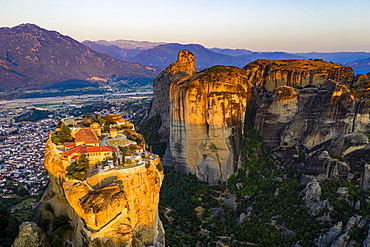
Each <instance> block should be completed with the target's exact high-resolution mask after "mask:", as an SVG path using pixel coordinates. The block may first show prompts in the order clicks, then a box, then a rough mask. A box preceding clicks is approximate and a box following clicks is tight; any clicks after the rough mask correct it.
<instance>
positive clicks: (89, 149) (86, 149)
mask: <svg viewBox="0 0 370 247" xmlns="http://www.w3.org/2000/svg"><path fill="white" fill-rule="evenodd" d="M102 152H117V148H115V147H111V146H78V147H75V148H72V149H70V150H67V151H65V152H63V155H64V156H70V155H72V154H73V153H78V154H86V153H102Z"/></svg>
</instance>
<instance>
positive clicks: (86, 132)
mask: <svg viewBox="0 0 370 247" xmlns="http://www.w3.org/2000/svg"><path fill="white" fill-rule="evenodd" d="M75 142H83V143H85V144H99V143H100V142H99V140H98V138H97V136H96V135H95V133H94V132H93V131H92V130H91V128H88V127H86V128H81V129H80V130H79V131H77V133H76V139H75Z"/></svg>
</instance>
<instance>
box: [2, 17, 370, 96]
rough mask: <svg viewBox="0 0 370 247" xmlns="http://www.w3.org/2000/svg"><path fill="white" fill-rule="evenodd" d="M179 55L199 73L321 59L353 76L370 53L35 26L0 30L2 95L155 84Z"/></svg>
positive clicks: (365, 66)
mask: <svg viewBox="0 0 370 247" xmlns="http://www.w3.org/2000/svg"><path fill="white" fill-rule="evenodd" d="M180 50H188V51H190V52H192V53H193V54H194V55H195V56H196V58H197V63H196V64H197V65H196V66H197V67H196V69H197V70H203V69H205V68H208V67H211V66H214V65H226V66H236V67H243V66H245V65H246V64H248V63H250V62H252V61H255V60H257V59H261V58H263V59H323V60H327V61H332V62H335V63H339V64H342V65H346V66H350V67H352V68H353V69H354V71H355V74H360V73H361V74H366V73H368V72H369V71H370V53H367V52H334V53H316V52H311V53H286V52H253V51H251V50H246V49H221V48H211V49H207V48H206V47H204V46H202V45H199V44H177V43H164V42H148V41H133V40H116V41H105V40H99V41H84V42H82V43H80V42H78V41H77V40H74V39H73V38H71V37H68V36H64V35H62V34H60V33H58V32H56V31H49V30H46V29H43V28H41V27H38V26H37V25H34V24H21V25H18V26H15V27H12V28H9V27H3V28H0V90H8V89H11V90H14V89H21V90H26V89H43V88H48V87H51V86H53V85H54V84H55V83H58V85H63V83H64V82H66V83H70V82H71V81H75V82H76V83H77V82H83V84H84V86H86V85H91V86H96V85H105V82H106V80H107V79H108V78H110V77H112V76H116V77H121V78H154V77H155V76H156V75H157V74H158V73H159V71H160V70H161V69H163V68H165V67H166V66H168V64H171V63H172V62H174V61H176V56H177V53H178V52H179V51H180Z"/></svg>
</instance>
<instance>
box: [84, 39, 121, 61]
mask: <svg viewBox="0 0 370 247" xmlns="http://www.w3.org/2000/svg"><path fill="white" fill-rule="evenodd" d="M82 44H84V45H86V46H87V47H89V48H91V49H93V50H95V51H97V52H100V53H105V54H107V55H109V56H111V57H114V58H117V59H119V60H122V61H127V53H126V52H125V50H124V49H122V48H120V47H118V46H116V45H110V44H109V43H108V45H105V44H100V43H98V42H92V41H88V40H85V41H83V42H82Z"/></svg>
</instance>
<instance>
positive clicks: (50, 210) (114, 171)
mask: <svg viewBox="0 0 370 247" xmlns="http://www.w3.org/2000/svg"><path fill="white" fill-rule="evenodd" d="M51 139H52V138H49V139H48V141H47V143H46V152H45V168H46V169H47V171H48V172H49V176H50V183H49V186H48V188H47V190H46V192H45V194H44V196H43V198H42V200H41V201H40V203H39V206H38V208H37V210H36V218H35V221H36V223H38V225H39V226H41V227H42V228H44V229H45V230H46V232H47V233H50V232H51V231H52V229H53V221H54V220H55V219H56V218H57V217H59V216H61V215H64V216H66V217H67V218H68V221H69V223H70V225H71V226H72V228H73V234H72V237H71V242H72V245H73V246H158V247H162V246H163V247H164V246H165V243H164V229H163V226H162V223H161V221H160V219H159V216H158V202H159V191H160V188H161V184H162V181H163V178H164V175H163V168H162V165H161V163H160V159H159V157H158V156H156V155H153V154H149V153H145V154H144V153H143V154H142V155H141V157H143V158H142V161H139V162H137V163H134V161H131V160H130V163H129V165H123V163H122V164H120V165H112V164H110V163H109V162H106V160H104V161H102V163H104V162H106V163H108V166H106V167H109V169H105V167H104V169H103V168H102V167H100V165H101V163H99V162H98V163H96V164H91V160H92V157H95V158H96V156H98V151H97V150H102V149H103V148H102V147H99V146H98V147H94V146H91V150H93V151H94V152H91V153H90V170H89V171H88V172H87V176H86V179H81V180H79V179H74V178H71V177H70V176H68V175H66V174H67V173H68V171H70V169H71V168H70V167H71V164H74V163H73V161H72V163H71V162H70V161H68V159H67V157H66V155H68V154H69V153H68V152H62V151H60V145H59V146H58V145H56V144H54V143H53V142H52V140H51ZM130 145H131V146H132V144H130ZM128 147H130V146H128ZM77 148H78V147H77ZM126 149H127V150H128V148H126ZM126 149H125V150H126ZM73 150H74V149H73ZM122 150H123V149H122ZM127 150H126V152H127ZM131 150H132V148H131ZM70 152H72V151H70ZM115 155H116V154H114V155H113V156H115ZM117 156H118V157H120V156H119V155H118V154H117ZM128 157H129V156H126V157H125V160H126V163H128V161H127V160H128ZM139 158H140V157H138V158H137V159H139ZM107 160H109V158H107ZM118 163H119V162H118ZM113 164H114V163H113ZM91 169H92V170H91ZM94 169H95V170H94Z"/></svg>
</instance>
